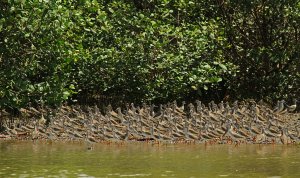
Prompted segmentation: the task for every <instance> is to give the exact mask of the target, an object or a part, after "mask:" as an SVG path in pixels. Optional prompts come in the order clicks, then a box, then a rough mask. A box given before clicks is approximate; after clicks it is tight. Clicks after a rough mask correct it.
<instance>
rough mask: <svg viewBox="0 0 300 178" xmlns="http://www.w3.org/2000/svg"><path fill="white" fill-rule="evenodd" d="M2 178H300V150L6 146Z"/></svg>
mask: <svg viewBox="0 0 300 178" xmlns="http://www.w3.org/2000/svg"><path fill="white" fill-rule="evenodd" d="M0 177H300V147H299V146H295V145H290V146H289V145H288V146H286V145H240V146H238V147H235V146H233V145H208V146H205V145H159V146H158V145H152V144H144V143H143V144H137V143H130V144H123V145H116V144H111V145H105V144H96V145H94V149H93V150H88V149H87V145H85V144H80V143H51V144H49V143H41V142H37V143H32V142H7V141H0Z"/></svg>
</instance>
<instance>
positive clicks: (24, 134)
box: [0, 100, 300, 145]
mask: <svg viewBox="0 0 300 178" xmlns="http://www.w3.org/2000/svg"><path fill="white" fill-rule="evenodd" d="M296 108H297V100H294V104H293V105H290V106H288V105H287V104H286V103H285V101H284V100H282V101H278V103H277V106H276V107H275V108H273V109H271V108H270V107H267V106H266V105H264V104H260V103H256V102H255V101H241V102H237V101H236V102H234V103H233V104H232V105H230V104H229V103H228V102H227V103H223V102H221V103H219V104H216V103H215V102H214V101H211V102H210V103H209V104H208V105H207V106H206V105H204V104H203V103H202V102H201V101H196V102H195V103H194V104H193V103H190V104H186V103H185V102H183V103H182V105H181V106H178V105H177V103H176V101H174V102H172V103H168V104H166V105H159V106H155V105H147V104H143V105H142V107H136V106H134V104H131V105H129V104H127V105H126V109H124V110H122V109H121V108H120V107H119V108H116V110H113V108H112V106H111V105H108V106H107V107H106V109H105V110H106V111H105V112H104V113H102V112H100V109H99V108H98V107H97V106H94V107H89V106H78V105H74V106H62V107H60V108H59V109H58V110H56V111H55V112H54V111H53V110H50V109H49V110H45V109H44V110H43V109H39V110H36V109H34V108H29V109H21V110H20V113H21V114H20V115H19V116H18V117H12V116H10V115H9V114H8V113H5V111H1V113H0V114H1V116H0V140H1V139H4V140H5V139H15V140H26V139H27V140H34V141H35V140H51V141H56V140H63V141H84V142H87V143H91V144H92V143H96V142H103V143H125V142H134V141H135V142H143V141H144V142H150V143H153V144H160V143H174V144H175V143H205V144H214V143H218V144H235V145H238V144H240V143H254V144H255V143H256V144H268V143H282V144H292V143H299V142H300V115H299V114H297V113H295V112H294V111H295V110H296Z"/></svg>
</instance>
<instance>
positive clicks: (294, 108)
mask: <svg viewBox="0 0 300 178" xmlns="http://www.w3.org/2000/svg"><path fill="white" fill-rule="evenodd" d="M297 102H298V100H297V99H294V100H293V104H292V105H290V106H288V105H287V104H286V102H285V103H284V104H285V105H286V107H287V108H288V111H289V112H293V111H295V110H296V108H297Z"/></svg>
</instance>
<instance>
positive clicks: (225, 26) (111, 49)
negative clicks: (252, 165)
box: [0, 0, 300, 108]
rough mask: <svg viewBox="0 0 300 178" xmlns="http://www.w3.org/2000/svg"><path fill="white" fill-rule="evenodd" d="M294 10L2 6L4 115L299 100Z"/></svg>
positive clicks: (289, 6)
mask: <svg viewBox="0 0 300 178" xmlns="http://www.w3.org/2000/svg"><path fill="white" fill-rule="evenodd" d="M299 26H300V2H299V1H298V0H289V1H282V0H276V1H274V0H266V1H258V0H254V1H249V2H248V1H235V0H229V1H222V0H220V1H219V0H217V1H212V0H208V1H204V2H200V1H196V0H162V1H157V0H142V1H140V0H133V1H128V0H120V1H111V0H98V1H97V0H87V1H75V0H71V1H51V0H50V1H49V0H28V1H17V0H15V1H13V0H0V107H11V108H19V107H24V106H28V105H37V104H38V105H40V104H50V105H57V104H60V103H62V102H63V101H76V100H78V101H81V102H94V101H100V102H102V101H103V102H104V101H105V102H107V101H109V102H114V103H115V104H116V103H117V101H118V102H137V103H140V102H166V101H170V100H174V99H178V100H180V99H188V100H193V99H196V98H199V99H202V100H206V99H215V100H222V99H223V98H224V97H225V96H229V97H230V99H241V98H254V99H265V100H267V101H274V100H277V99H280V98H289V97H295V96H299V93H300V89H299V86H300V72H299V71H300V62H299V61H300V58H299V56H300V55H299V53H300V50H299V49H300V43H299V42H300V28H299Z"/></svg>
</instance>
